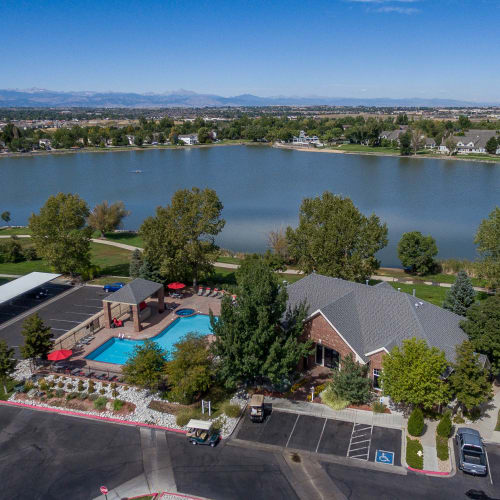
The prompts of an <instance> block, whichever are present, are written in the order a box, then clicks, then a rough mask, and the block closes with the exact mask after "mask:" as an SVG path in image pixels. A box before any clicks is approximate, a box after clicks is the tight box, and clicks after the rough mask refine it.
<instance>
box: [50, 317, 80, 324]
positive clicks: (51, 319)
mask: <svg viewBox="0 0 500 500" xmlns="http://www.w3.org/2000/svg"><path fill="white" fill-rule="evenodd" d="M48 321H65V322H66V323H76V324H77V325H79V324H80V323H81V321H72V320H71V319H56V318H50V319H49V320H48Z"/></svg>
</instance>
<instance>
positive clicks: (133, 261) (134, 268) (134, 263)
mask: <svg viewBox="0 0 500 500" xmlns="http://www.w3.org/2000/svg"><path fill="white" fill-rule="evenodd" d="M141 266H142V254H141V251H140V250H138V249H137V248H136V249H135V250H134V251H133V252H132V255H131V257H130V264H129V274H130V277H131V278H138V277H139V276H140V275H141Z"/></svg>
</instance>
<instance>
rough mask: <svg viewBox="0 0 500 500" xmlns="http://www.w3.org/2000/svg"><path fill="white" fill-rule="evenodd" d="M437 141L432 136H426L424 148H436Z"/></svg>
mask: <svg viewBox="0 0 500 500" xmlns="http://www.w3.org/2000/svg"><path fill="white" fill-rule="evenodd" d="M436 148H437V144H436V141H435V140H434V139H433V138H432V137H426V138H425V140H424V149H436Z"/></svg>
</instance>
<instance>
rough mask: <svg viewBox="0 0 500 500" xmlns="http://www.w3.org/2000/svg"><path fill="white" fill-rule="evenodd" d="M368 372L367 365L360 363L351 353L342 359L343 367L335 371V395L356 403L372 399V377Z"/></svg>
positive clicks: (333, 382) (333, 385) (333, 379)
mask: <svg viewBox="0 0 500 500" xmlns="http://www.w3.org/2000/svg"><path fill="white" fill-rule="evenodd" d="M366 372H367V366H366V365H365V366H362V365H360V364H359V363H357V362H356V361H355V360H354V358H353V356H352V354H349V355H348V356H347V357H345V358H344V359H343V360H342V369H341V370H335V371H334V372H333V377H332V388H333V392H334V393H335V395H336V396H337V397H339V398H340V399H344V400H346V401H349V402H350V403H354V404H364V403H367V402H368V401H370V398H371V389H370V379H369V378H368V377H367V376H366Z"/></svg>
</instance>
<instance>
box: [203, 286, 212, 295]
mask: <svg viewBox="0 0 500 500" xmlns="http://www.w3.org/2000/svg"><path fill="white" fill-rule="evenodd" d="M211 291H212V289H211V288H210V287H208V286H207V288H206V289H205V293H204V294H203V296H204V297H208V296H209V295H210V292H211Z"/></svg>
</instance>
